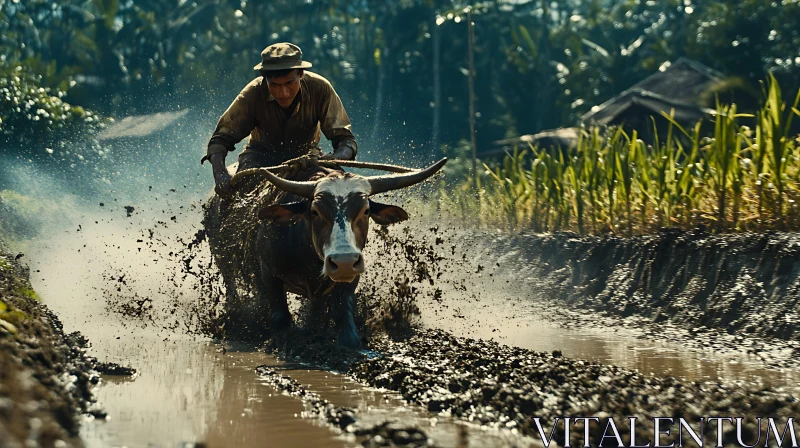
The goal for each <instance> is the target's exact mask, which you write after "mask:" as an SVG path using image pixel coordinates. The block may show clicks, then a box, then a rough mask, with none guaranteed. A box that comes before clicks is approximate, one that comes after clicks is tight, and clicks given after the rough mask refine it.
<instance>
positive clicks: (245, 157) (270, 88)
mask: <svg viewBox="0 0 800 448" xmlns="http://www.w3.org/2000/svg"><path fill="white" fill-rule="evenodd" d="M302 56H303V52H302V51H300V47H298V46H297V45H294V44H291V43H278V44H273V45H270V46H268V47H267V48H265V49H264V51H262V52H261V63H260V64H258V65H256V66H255V67H254V69H255V70H257V71H259V72H261V76H260V77H258V78H256V79H254V80H253V81H251V82H250V83H249V84H248V85H247V86H245V88H244V89H243V90H242V91H241V92H240V93H239V96H237V97H236V99H235V100H233V103H231V105H230V106H229V107H228V110H226V111H225V113H224V114H223V115H222V117H221V118H220V119H219V122H218V123H217V128H216V130H215V131H214V135H213V136H212V137H211V140H210V141H209V143H208V151H207V153H206V156H205V157H203V160H202V161H201V162H203V161H205V160H209V161H210V162H211V167H212V169H213V172H214V181H215V184H216V188H215V190H216V192H217V194H219V195H220V196H222V197H228V196H230V195H231V194H232V192H233V191H232V188H231V185H230V180H231V176H230V174H228V170H227V168H226V167H225V156H226V154H227V153H228V152H230V151H233V150H234V145H235V144H237V143H239V142H240V141H241V140H242V139H243V138H245V137H246V136H247V135H248V134H249V135H250V139H249V141H248V143H247V146H246V148H245V149H244V151H242V153H241V154H240V155H239V167H238V170H239V171H241V170H244V169H248V168H256V167H262V166H274V165H280V164H281V163H284V162H287V161H289V160H292V159H293V160H292V162H293V164H294V165H295V167H296V168H298V169H304V168H306V167H307V166H308V164H309V163H311V164H313V163H316V160H317V158H322V159H339V160H353V159H355V157H356V152H357V151H358V145H357V144H356V140H355V137H353V133H352V131H351V130H350V119H349V118H348V117H347V113H346V112H345V110H344V106H343V105H342V101H341V99H339V95H337V94H336V91H334V90H333V86H331V83H330V82H328V80H327V79H325V78H323V77H322V76H320V75H317V74H316V73H312V72H307V71H305V69H307V68H310V67H311V63H309V62H306V61H303V59H302ZM320 130H321V131H322V133H323V134H325V137H326V138H327V139H328V140H330V141H331V143H332V145H333V153H331V154H327V155H324V156H321V157H320V155H321V153H320V150H319V149H318V147H317V145H318V144H319V139H320Z"/></svg>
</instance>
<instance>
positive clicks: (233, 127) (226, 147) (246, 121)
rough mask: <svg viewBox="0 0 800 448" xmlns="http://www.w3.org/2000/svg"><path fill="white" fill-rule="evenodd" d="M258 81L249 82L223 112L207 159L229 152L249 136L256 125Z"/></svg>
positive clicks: (207, 153) (209, 147)
mask: <svg viewBox="0 0 800 448" xmlns="http://www.w3.org/2000/svg"><path fill="white" fill-rule="evenodd" d="M258 86H259V85H258V83H257V82H256V81H253V82H251V83H250V84H248V85H247V86H246V87H245V88H244V89H242V91H241V92H240V93H239V95H238V96H237V97H236V99H234V100H233V102H232V103H231V105H230V106H228V110H226V111H225V113H224V114H222V117H220V119H219V121H218V122H217V127H216V129H215V130H214V134H213V135H212V136H211V140H209V142H208V149H207V150H206V156H205V157H203V159H202V160H201V162H202V161H205V160H206V159H208V158H209V157H210V156H211V155H213V154H218V153H223V154H225V153H228V152H230V151H233V150H234V149H235V146H236V144H237V143H239V142H240V141H242V139H243V138H245V137H247V136H248V135H249V134H250V132H251V131H252V130H253V128H254V127H255V108H254V106H255V103H256V101H257V97H258Z"/></svg>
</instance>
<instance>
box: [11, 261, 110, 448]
mask: <svg viewBox="0 0 800 448" xmlns="http://www.w3.org/2000/svg"><path fill="white" fill-rule="evenodd" d="M17 258H18V257H16V256H10V255H7V254H4V253H0V447H9V448H13V447H23V446H41V447H67V446H82V443H81V442H80V440H79V439H78V438H77V435H78V429H79V419H80V415H81V414H85V413H90V414H93V415H94V416H96V417H103V413H102V411H100V410H98V409H96V408H95V406H94V403H93V397H92V392H91V388H92V385H93V384H96V383H97V382H98V381H99V376H98V373H97V371H96V368H97V367H98V364H97V362H96V360H95V359H93V358H91V357H89V356H87V355H86V354H85V348H86V346H87V344H88V341H86V339H85V338H84V337H83V336H81V335H80V334H79V333H72V334H64V331H63V328H62V325H61V322H59V320H58V318H57V317H56V316H55V315H54V314H53V313H51V312H50V311H49V310H48V309H47V307H45V306H44V305H43V304H41V303H40V302H39V301H38V297H37V295H36V293H35V292H34V291H33V289H32V288H31V286H30V282H29V272H28V270H27V269H26V268H24V267H22V266H21V265H20V263H19V262H18V260H17Z"/></svg>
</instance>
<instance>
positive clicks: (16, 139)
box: [0, 65, 103, 153]
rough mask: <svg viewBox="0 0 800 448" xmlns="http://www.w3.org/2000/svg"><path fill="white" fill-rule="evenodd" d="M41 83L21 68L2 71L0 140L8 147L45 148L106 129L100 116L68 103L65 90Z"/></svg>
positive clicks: (0, 85) (0, 81) (37, 78)
mask: <svg viewBox="0 0 800 448" xmlns="http://www.w3.org/2000/svg"><path fill="white" fill-rule="evenodd" d="M41 81H42V77H41V76H38V75H36V74H34V73H31V72H30V70H28V69H25V68H23V67H22V66H19V65H18V66H15V67H12V68H10V69H9V70H6V71H3V72H0V141H4V142H5V143H6V144H5V145H4V147H5V148H9V146H10V145H13V146H15V147H19V146H34V147H37V148H38V147H42V149H43V147H44V146H48V145H49V146H52V145H54V144H55V143H57V142H58V141H59V140H61V139H65V138H71V139H82V138H87V137H89V136H91V135H93V134H94V133H95V132H96V131H97V130H99V129H100V128H101V127H102V126H103V122H102V120H101V119H100V117H98V116H97V115H95V114H94V113H92V112H90V111H87V110H84V109H83V108H82V107H81V106H73V105H71V104H68V103H66V102H65V101H64V100H63V98H64V96H65V94H66V93H65V92H64V91H62V90H59V89H56V90H55V91H53V89H51V88H49V87H45V86H43V85H42V82H41ZM52 151H53V150H52V149H50V150H49V151H48V152H50V153H52Z"/></svg>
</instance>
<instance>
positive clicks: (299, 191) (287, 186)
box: [261, 170, 317, 199]
mask: <svg viewBox="0 0 800 448" xmlns="http://www.w3.org/2000/svg"><path fill="white" fill-rule="evenodd" d="M261 174H263V175H264V177H266V178H267V180H268V181H269V183H271V184H272V185H275V186H276V187H277V188H278V189H280V190H283V191H285V192H287V193H292V194H296V195H298V196H301V197H304V198H308V199H312V198H314V188H315V187H316V186H317V183H316V182H297V181H294V180H287V179H282V178H280V177H278V176H276V175H274V174H272V173H271V172H270V171H268V170H263V171H261Z"/></svg>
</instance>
